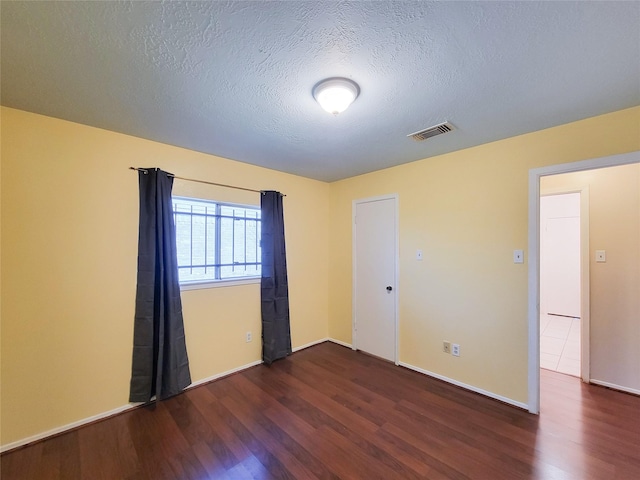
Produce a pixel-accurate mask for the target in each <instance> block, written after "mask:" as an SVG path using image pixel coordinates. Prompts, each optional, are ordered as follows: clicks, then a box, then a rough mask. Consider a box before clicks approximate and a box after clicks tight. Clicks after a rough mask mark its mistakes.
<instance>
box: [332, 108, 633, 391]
mask: <svg viewBox="0 0 640 480" xmlns="http://www.w3.org/2000/svg"><path fill="white" fill-rule="evenodd" d="M525 113H526V112H525ZM431 141H438V140H437V139H435V140H431ZM635 150H640V107H636V108H632V109H627V110H622V111H619V112H615V113H612V114H608V115H603V116H599V117H594V118H590V119H587V120H583V121H580V122H575V123H571V124H567V125H563V126H559V127H555V128H551V129H548V130H543V131H539V132H534V133H531V134H527V135H522V136H518V137H513V138H510V139H506V140H502V141H499V142H494V143H490V144H486V145H481V146H478V147H474V148H470V149H466V150H461V151H458V152H454V153H450V154H447V155H441V156H438V157H434V158H429V159H425V160H421V161H418V162H413V163H409V164H405V165H401V166H398V167H393V168H389V169H386V170H381V171H378V172H374V173H370V174H367V175H361V176H358V177H354V178H350V179H346V180H342V181H339V182H335V183H333V184H331V213H330V218H331V230H332V240H331V243H330V257H331V264H330V271H329V277H330V278H331V283H330V287H329V336H330V337H333V338H336V339H338V340H341V341H343V342H347V343H350V342H351V340H352V339H351V321H352V318H351V315H352V313H351V305H352V303H351V301H352V299H351V296H352V294H351V268H352V267H351V248H352V247H351V229H352V226H351V209H352V201H353V200H354V199H359V198H366V197H371V196H377V195H382V194H388V193H397V194H398V195H399V207H400V208H399V211H400V217H399V229H400V264H399V270H400V277H399V290H398V292H399V302H400V305H399V311H400V328H399V329H400V332H399V357H400V361H401V362H403V363H407V364H410V365H412V366H414V367H418V368H420V369H423V370H426V371H430V372H433V373H435V374H438V375H442V376H444V377H448V378H451V379H454V380H455V381H457V382H461V383H464V384H467V385H470V386H473V387H475V388H478V389H482V390H486V391H489V392H492V393H494V394H497V395H499V396H502V397H506V398H507V399H511V400H514V401H516V402H522V403H526V402H527V266H526V262H525V264H521V265H516V264H514V263H513V250H515V249H525V255H526V248H527V206H528V197H527V196H528V172H529V170H530V169H532V168H536V167H541V166H547V165H551V164H557V163H566V162H573V161H578V160H585V159H590V158H598V157H604V156H608V155H613V154H619V153H626V152H630V151H635ZM416 249H422V250H423V252H424V260H423V261H420V262H419V261H416V260H415V251H416ZM443 340H448V341H450V342H453V343H458V344H460V346H461V356H460V357H459V358H456V357H453V356H451V355H447V354H444V353H442V342H443Z"/></svg>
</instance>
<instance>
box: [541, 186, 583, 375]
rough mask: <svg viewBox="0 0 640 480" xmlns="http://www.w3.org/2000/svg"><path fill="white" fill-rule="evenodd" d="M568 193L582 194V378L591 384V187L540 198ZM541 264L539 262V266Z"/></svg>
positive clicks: (547, 193)
mask: <svg viewBox="0 0 640 480" xmlns="http://www.w3.org/2000/svg"><path fill="white" fill-rule="evenodd" d="M556 175H557V174H556ZM538 185H539V183H538ZM568 193H579V194H580V378H582V381H583V382H585V383H589V380H590V379H591V376H590V371H589V365H590V363H589V348H590V345H591V343H590V338H591V336H590V325H591V322H590V318H591V317H590V313H591V306H590V303H589V302H590V299H591V294H590V291H589V278H590V277H589V186H588V185H583V186H580V187H576V188H573V189H571V188H553V189H549V190H546V191H545V193H541V194H540V197H550V196H553V195H564V194H568ZM538 205H539V204H538ZM539 227H540V219H538V228H539ZM539 231H540V230H538V232H539ZM539 264H540V263H539V262H538V265H539ZM538 304H539V302H538Z"/></svg>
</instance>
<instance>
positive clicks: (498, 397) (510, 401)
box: [398, 362, 529, 410]
mask: <svg viewBox="0 0 640 480" xmlns="http://www.w3.org/2000/svg"><path fill="white" fill-rule="evenodd" d="M398 365H400V366H401V367H405V368H408V369H409V370H414V371H416V372H419V373H423V374H425V375H428V376H429V377H433V378H437V379H438V380H442V381H443V382H447V383H450V384H452V385H455V386H457V387H461V388H464V389H465V390H470V391H472V392H475V393H479V394H480V395H484V396H485V397H489V398H493V399H494V400H500V401H501V402H503V403H507V404H509V405H513V406H514V407H518V408H522V409H523V410H528V409H529V406H528V405H527V404H526V403H523V402H518V401H516V400H513V399H511V398H507V397H503V396H502V395H498V394H495V393H492V392H489V391H487V390H483V389H481V388H478V387H474V386H473V385H467V384H466V383H462V382H458V381H457V380H454V379H452V378H449V377H445V376H444V375H439V374H437V373H433V372H430V371H428V370H424V369H422V368H419V367H416V366H413V365H411V364H408V363H404V362H400V363H398Z"/></svg>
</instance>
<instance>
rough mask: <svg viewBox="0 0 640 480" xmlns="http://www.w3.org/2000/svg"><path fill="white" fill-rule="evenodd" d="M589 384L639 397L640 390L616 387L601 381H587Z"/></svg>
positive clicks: (613, 384)
mask: <svg viewBox="0 0 640 480" xmlns="http://www.w3.org/2000/svg"><path fill="white" fill-rule="evenodd" d="M589 383H593V384H594V385H600V386H601V387H608V388H612V389H614V390H620V391H621V392H626V393H632V394H634V395H640V390H636V389H635V388H629V387H623V386H621V385H616V384H615V383H609V382H603V381H602V380H594V379H593V378H591V379H589Z"/></svg>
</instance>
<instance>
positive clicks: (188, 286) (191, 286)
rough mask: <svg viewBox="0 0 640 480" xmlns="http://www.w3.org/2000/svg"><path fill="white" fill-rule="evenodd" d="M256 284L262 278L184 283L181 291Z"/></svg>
mask: <svg viewBox="0 0 640 480" xmlns="http://www.w3.org/2000/svg"><path fill="white" fill-rule="evenodd" d="M254 283H260V277H246V278H230V279H227V280H213V281H206V282H194V283H183V284H181V285H180V291H181V292H185V291H187V290H203V289H205V288H219V287H235V286H236V285H251V284H254Z"/></svg>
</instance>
